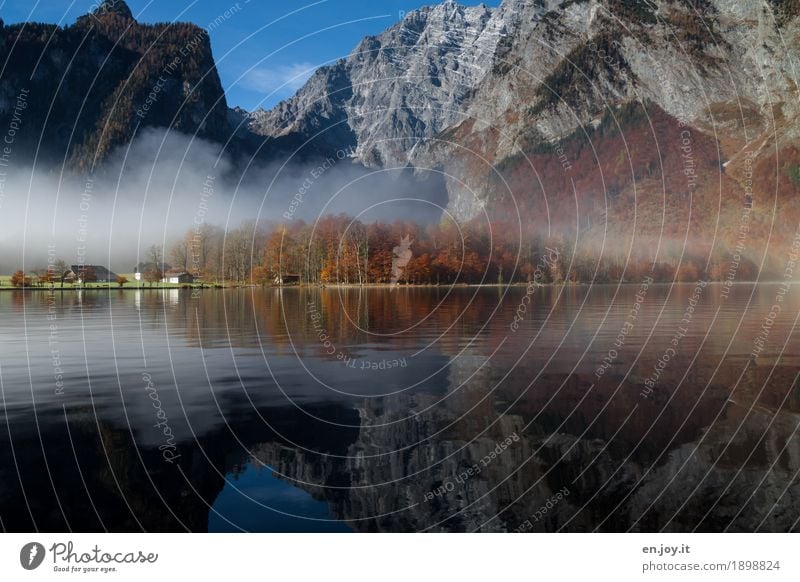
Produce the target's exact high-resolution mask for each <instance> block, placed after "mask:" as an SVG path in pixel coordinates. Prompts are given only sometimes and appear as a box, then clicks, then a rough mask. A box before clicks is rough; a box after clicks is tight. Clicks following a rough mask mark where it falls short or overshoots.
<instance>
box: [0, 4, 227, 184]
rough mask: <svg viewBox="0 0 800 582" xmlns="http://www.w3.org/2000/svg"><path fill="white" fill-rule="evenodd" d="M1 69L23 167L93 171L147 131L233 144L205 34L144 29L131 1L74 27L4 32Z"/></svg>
mask: <svg viewBox="0 0 800 582" xmlns="http://www.w3.org/2000/svg"><path fill="white" fill-rule="evenodd" d="M0 60H2V62H3V63H4V68H3V70H2V74H0V126H2V127H9V125H10V124H11V123H12V121H13V120H14V118H15V112H16V114H17V115H16V117H18V118H19V120H18V123H17V125H18V126H20V128H21V129H20V131H19V132H18V135H17V136H16V137H15V143H14V155H15V156H18V157H19V158H23V159H24V158H28V159H33V157H34V155H35V156H37V162H39V163H44V162H45V161H49V162H52V163H55V164H61V163H65V164H66V166H67V167H68V168H69V169H73V170H77V171H89V170H90V169H92V168H94V167H95V166H96V165H98V164H100V163H102V161H104V160H105V159H106V158H107V156H108V155H109V153H110V152H111V151H112V150H113V149H114V148H115V147H117V146H121V145H125V144H128V143H130V141H131V140H132V139H133V137H134V136H135V135H136V133H137V132H138V131H140V130H141V129H143V128H145V127H172V128H173V129H175V130H177V131H180V132H183V133H188V134H197V135H198V136H199V137H204V138H208V139H212V140H223V139H225V138H226V137H227V134H226V132H227V130H228V107H227V103H226V101H225V93H224V91H223V89H222V85H221V83H220V80H219V75H218V74H217V70H216V65H215V62H214V58H213V56H212V53H211V45H210V42H209V38H208V34H207V33H206V31H205V30H203V29H201V28H199V27H197V26H195V25H193V24H180V23H179V24H174V23H173V24H156V25H143V24H139V23H138V22H136V20H135V19H134V18H133V15H132V13H131V10H130V8H129V7H128V6H127V4H126V3H125V2H124V1H123V0H106V1H105V2H103V3H102V4H101V5H100V6H99V7H98V8H97V9H96V10H95V11H94V12H93V13H91V14H87V15H85V16H82V17H80V18H78V20H77V21H76V22H75V23H74V24H73V25H70V26H66V27H59V26H56V25H51V24H39V23H24V24H16V25H13V26H4V25H2V24H0ZM20 95H22V96H23V98H24V101H25V106H24V108H23V110H22V111H21V112H20V107H18V97H19V96H20Z"/></svg>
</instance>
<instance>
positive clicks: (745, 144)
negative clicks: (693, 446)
mask: <svg viewBox="0 0 800 582" xmlns="http://www.w3.org/2000/svg"><path fill="white" fill-rule="evenodd" d="M798 14H800V4H798V2H796V1H795V0H788V1H780V0H772V1H769V2H765V1H761V0H744V1H732V0H653V1H648V2H640V1H635V0H535V1H531V0H504V1H503V3H502V4H501V5H500V6H499V7H498V8H496V9H489V8H484V7H479V8H462V7H458V6H457V5H455V4H453V3H452V2H445V3H444V4H441V5H438V6H436V7H434V8H430V9H423V10H421V11H419V12H415V13H412V14H409V15H408V16H407V17H406V19H405V20H404V21H403V22H401V23H399V24H398V25H397V26H395V27H392V28H391V29H389V30H387V31H386V32H385V33H384V34H382V35H379V36H378V37H375V38H368V39H366V40H365V41H363V42H362V43H361V44H360V45H359V47H358V48H357V49H356V50H355V51H354V52H353V53H352V54H351V55H350V56H349V57H348V58H347V59H345V60H343V61H340V62H338V63H336V64H335V65H333V66H331V67H324V68H322V69H320V70H319V71H317V74H316V75H315V76H314V77H313V78H312V79H311V80H310V81H309V82H308V84H307V85H306V86H305V87H304V88H303V89H301V90H300V92H299V93H298V94H297V95H296V96H295V97H294V98H292V99H290V100H288V101H286V102H284V103H282V104H281V105H279V106H278V107H276V108H275V109H274V110H273V111H271V112H268V113H265V112H258V113H256V114H252V115H251V117H250V127H251V129H253V130H254V131H255V132H257V133H260V134H262V135H267V136H282V137H284V138H286V137H289V136H294V137H295V138H298V141H300V140H308V141H309V146H307V147H310V148H315V149H316V150H317V151H321V152H325V151H326V150H327V151H331V150H332V149H334V148H338V147H342V146H348V145H354V146H356V148H357V149H356V151H357V153H358V157H359V158H360V160H361V161H363V162H364V163H366V164H367V165H374V166H384V165H405V164H410V165H412V166H414V167H417V168H430V167H434V168H438V169H440V170H442V171H443V173H444V175H445V176H447V189H448V195H449V208H448V210H449V211H450V212H452V213H453V214H454V215H455V216H456V217H457V218H459V219H461V220H470V219H473V218H480V217H481V216H484V213H486V214H485V216H487V217H488V218H490V219H494V220H511V221H517V220H519V218H517V217H518V216H519V217H521V220H522V221H523V222H524V223H525V224H526V226H527V227H528V229H529V230H530V229H536V230H539V231H540V232H541V231H542V230H545V231H547V232H548V234H549V235H556V234H558V235H560V236H562V237H564V238H566V239H574V241H573V242H572V243H570V245H574V246H576V247H577V246H580V244H581V242H582V241H583V243H584V245H585V246H587V247H588V248H590V249H598V248H601V247H602V245H603V243H608V246H609V247H612V248H614V249H615V252H617V253H618V254H619V255H620V257H619V258H621V259H624V258H625V257H626V256H635V255H636V254H642V255H643V254H647V252H651V254H650V255H649V256H648V257H647V258H648V259H652V260H657V257H655V256H654V255H653V253H655V254H656V255H657V254H658V253H659V252H663V251H665V249H667V247H668V246H670V245H672V246H673V247H674V248H675V249H677V251H676V253H673V254H674V256H673V258H674V259H675V260H678V257H677V255H680V254H681V252H682V251H681V249H686V248H688V247H690V248H691V253H694V254H695V255H696V256H695V257H693V259H696V260H697V261H698V262H699V263H701V267H703V268H706V269H711V268H712V267H713V266H714V263H715V262H716V263H719V261H720V260H721V258H720V253H723V254H724V253H725V252H727V250H728V249H730V248H732V247H733V246H734V245H735V243H736V237H737V236H738V235H739V234H740V231H741V230H742V229H746V230H747V231H748V232H747V237H748V239H749V243H748V244H747V248H746V249H745V254H746V256H747V257H748V260H750V261H752V262H753V263H755V264H756V265H759V264H761V262H762V261H766V263H767V264H768V263H769V262H770V261H773V262H774V263H775V264H774V265H773V266H774V267H775V268H776V269H779V268H780V261H781V260H782V259H780V258H779V257H777V258H776V257H775V256H773V255H774V254H775V251H776V249H777V250H779V249H781V248H785V245H786V244H789V242H790V240H791V238H792V237H793V236H794V234H795V228H794V227H793V226H792V222H791V220H781V221H777V222H776V221H775V217H776V216H777V217H781V218H789V217H800V199H799V198H798V196H797V194H798V188H800V166H799V165H798V158H799V156H800V154H799V153H798V152H800V118H799V117H798V115H800V93H798V77H799V76H800V60H799V59H798V51H797V47H798V46H800V18H798ZM421 175H422V173H421ZM755 178H758V179H757V180H756V179H755ZM751 203H752V205H751ZM743 216H744V218H743ZM743 222H746V223H747V224H746V226H742V223H743ZM619 227H621V228H619ZM740 227H741V228H740ZM610 234H613V235H614V238H613V240H612V239H610V238H609V236H610ZM584 235H585V236H584ZM634 239H637V241H638V242H637V243H636V244H635V245H634V244H633V240H634ZM768 241H769V244H771V245H772V246H771V247H770V248H769V249H768V248H767V247H766V246H765V245H766V244H767V242H768ZM640 243H646V244H640ZM651 243H652V244H651ZM688 243H691V244H688ZM565 244H566V243H565ZM687 245H688V246H687ZM781 252H782V251H781ZM715 253H716V255H715V256H716V258H714V257H713V256H712V255H714V254H715ZM778 254H780V253H778Z"/></svg>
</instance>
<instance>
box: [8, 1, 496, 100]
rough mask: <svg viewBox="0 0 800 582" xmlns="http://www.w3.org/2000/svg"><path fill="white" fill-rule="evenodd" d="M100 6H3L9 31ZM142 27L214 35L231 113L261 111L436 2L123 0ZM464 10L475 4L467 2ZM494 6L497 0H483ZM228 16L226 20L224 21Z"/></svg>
mask: <svg viewBox="0 0 800 582" xmlns="http://www.w3.org/2000/svg"><path fill="white" fill-rule="evenodd" d="M98 2H99V0H0V17H2V18H3V20H5V22H6V23H8V24H11V23H15V22H23V21H26V20H31V21H38V22H53V23H59V24H61V25H67V24H71V23H73V22H74V21H75V19H76V18H77V17H78V16H80V15H81V14H85V13H86V12H88V11H89V9H90V8H91V7H92V6H96V5H97V3H98ZM127 3H128V6H130V8H131V11H132V12H133V13H134V15H135V16H136V18H137V20H139V21H140V22H165V21H176V20H177V21H189V22H194V23H195V24H198V25H199V26H202V27H208V26H209V25H211V24H212V23H213V22H214V21H215V20H216V19H218V18H219V17H222V18H219V20H218V22H219V24H218V26H215V27H213V30H212V31H211V42H212V47H213V49H214V56H215V58H216V59H217V65H218V68H219V72H220V76H221V78H222V84H223V86H224V87H225V90H226V92H227V95H228V103H229V105H231V106H235V105H240V106H242V107H244V108H246V109H249V110H252V109H255V108H256V107H258V106H262V107H264V108H265V109H268V108H269V107H271V106H273V105H274V104H276V103H277V102H278V101H280V100H281V99H284V98H286V97H288V96H290V95H292V94H293V93H294V92H295V91H296V90H297V89H298V88H299V87H300V86H301V85H302V83H303V81H305V79H306V78H307V77H308V76H309V75H310V73H311V71H313V69H314V68H316V67H317V66H320V65H323V64H326V63H327V62H329V61H331V60H336V59H338V58H341V57H343V56H346V55H347V54H348V53H349V52H350V51H351V50H352V49H353V47H355V45H356V44H357V43H358V41H359V40H360V39H361V38H362V37H364V36H367V35H370V34H377V33H379V32H381V31H382V30H384V29H385V28H388V27H389V26H391V25H392V24H394V23H395V22H397V21H398V20H400V16H401V14H402V13H403V12H408V11H411V10H414V9H415V8H418V7H420V6H424V5H428V4H435V3H436V2H435V1H434V0H428V1H425V0H283V1H277V0H238V4H237V2H236V0H127ZM461 3H462V4H467V5H477V4H481V2H480V1H475V0H465V1H462V2H461ZM483 3H484V4H487V5H489V6H496V5H497V4H499V0H484V2H483ZM226 11H230V12H229V16H228V18H225V16H224V15H225V13H226Z"/></svg>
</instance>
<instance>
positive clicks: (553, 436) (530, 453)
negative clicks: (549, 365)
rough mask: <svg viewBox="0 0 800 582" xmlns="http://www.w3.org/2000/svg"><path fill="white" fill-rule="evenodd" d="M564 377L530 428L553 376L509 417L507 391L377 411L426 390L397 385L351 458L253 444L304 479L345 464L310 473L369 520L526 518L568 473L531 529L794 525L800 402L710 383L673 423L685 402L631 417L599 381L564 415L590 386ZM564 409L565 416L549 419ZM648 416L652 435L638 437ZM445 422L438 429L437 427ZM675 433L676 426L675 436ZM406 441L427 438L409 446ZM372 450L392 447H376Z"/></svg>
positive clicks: (507, 521)
mask: <svg viewBox="0 0 800 582" xmlns="http://www.w3.org/2000/svg"><path fill="white" fill-rule="evenodd" d="M564 380H567V381H566V382H564V388H563V389H562V391H563V396H564V399H563V402H560V403H559V406H558V407H556V408H554V409H552V410H550V411H549V412H548V413H547V414H544V415H540V417H539V420H537V421H536V422H535V423H534V424H533V425H532V426H531V427H530V428H529V429H528V430H527V431H525V432H521V428H522V426H523V425H525V424H526V423H527V422H528V421H529V420H530V419H531V418H532V417H533V415H534V414H535V412H534V411H536V410H541V409H540V406H541V405H542V404H543V402H544V400H545V399H546V397H547V396H549V394H547V391H546V390H540V392H541V394H540V395H539V396H536V397H532V398H528V399H525V401H524V402H523V403H522V404H521V405H520V406H518V407H514V409H513V413H512V414H509V415H506V416H504V417H502V419H498V416H497V414H496V409H497V408H500V407H502V404H498V402H497V401H493V402H492V403H490V404H485V403H484V404H478V400H479V399H480V396H479V393H477V392H476V391H467V392H466V393H464V394H461V395H459V396H458V397H457V398H455V399H453V400H450V401H449V404H448V405H447V407H446V410H447V412H448V413H443V412H442V407H441V406H439V407H437V408H436V409H435V410H436V412H435V413H432V414H430V415H428V414H421V415H419V416H413V417H412V418H410V419H407V420H402V421H400V422H398V423H397V424H392V425H388V426H379V425H382V424H384V423H387V422H390V421H393V420H398V419H402V418H405V417H406V416H407V415H408V411H415V410H418V409H421V408H424V407H425V405H426V404H427V403H428V401H429V400H430V398H427V397H421V396H418V397H415V398H409V397H405V396H402V397H398V398H395V399H393V400H392V404H391V405H390V404H389V403H388V402H382V403H380V404H378V403H375V402H372V403H370V404H368V405H366V406H365V407H364V408H362V409H361V410H360V414H361V417H362V421H363V428H362V431H361V433H360V435H359V438H358V440H357V441H356V442H355V443H353V444H352V445H350V446H349V448H348V457H349V458H347V459H320V458H319V457H318V456H316V455H310V454H308V453H305V452H303V451H298V450H297V449H296V448H294V447H287V446H283V445H280V444H277V443H263V444H261V445H258V446H256V447H254V450H255V456H256V457H257V458H258V459H259V460H260V461H262V462H263V463H265V464H267V465H269V466H272V467H275V468H277V469H278V470H279V472H280V473H283V474H285V475H287V476H288V477H289V478H291V479H294V480H298V481H302V482H311V483H318V484H319V483H328V478H329V476H333V475H339V476H342V475H347V476H349V478H350V480H349V488H348V489H346V490H330V489H326V488H324V487H317V486H304V487H305V488H306V489H307V490H308V491H309V492H311V493H312V495H314V496H315V497H317V498H319V499H325V500H327V501H329V502H330V503H331V504H332V507H333V511H334V513H335V515H336V516H337V517H338V518H340V519H346V520H350V521H351V524H352V525H353V526H354V527H356V528H357V529H360V530H365V531H417V530H420V529H429V528H430V529H432V530H434V531H438V530H457V531H472V530H475V529H480V530H482V531H507V530H513V529H515V528H518V527H519V526H520V525H521V524H522V523H523V522H525V520H528V519H530V520H531V521H532V522H533V516H534V515H535V514H536V512H537V511H539V510H540V508H541V507H542V506H544V505H545V504H546V503H547V501H548V499H550V498H551V497H552V496H554V495H556V494H557V492H559V491H562V490H563V488H565V487H566V488H567V490H568V491H569V495H568V496H566V497H564V499H563V500H561V501H559V503H558V505H557V506H556V507H554V508H553V509H552V510H550V511H548V512H547V515H546V517H544V518H542V519H541V520H540V521H538V522H533V525H532V528H531V531H556V530H559V529H561V528H563V529H564V530H566V531H591V530H593V529H594V528H595V527H599V529H601V530H608V531H625V530H627V529H628V528H633V529H635V530H642V531H658V530H660V529H662V528H664V529H666V530H667V531H687V530H692V529H694V528H695V527H697V529H698V530H699V531H719V530H723V529H725V528H726V527H728V525H729V524H730V529H731V530H733V531H753V530H755V529H756V528H757V527H759V524H760V522H761V520H762V519H764V523H763V525H761V529H762V530H766V531H788V530H790V529H791V527H792V524H793V523H794V521H795V520H796V519H797V518H798V516H799V515H800V507H798V504H797V501H798V500H800V484H798V483H796V482H795V481H794V477H795V476H796V473H797V471H798V469H800V456H799V455H800V446H799V445H798V442H797V439H794V438H790V437H792V432H793V430H794V428H795V427H796V426H797V425H798V422H800V415H798V414H797V412H796V407H795V408H794V411H790V410H784V411H782V412H779V413H778V414H777V416H775V413H776V409H775V408H769V407H766V406H764V405H759V406H757V407H756V409H755V410H754V411H753V412H752V413H751V414H749V415H748V414H747V409H748V408H749V404H748V403H747V402H746V400H745V399H744V398H742V399H741V400H739V401H737V402H736V403H734V402H728V401H727V400H726V399H725V396H724V394H723V392H724V391H723V390H722V389H720V388H715V389H714V390H712V391H711V392H712V395H711V396H709V397H708V398H705V399H703V400H701V401H700V402H699V403H698V406H697V410H698V411H699V412H698V418H697V420H696V421H694V422H691V423H689V425H688V426H686V427H684V429H682V430H678V426H679V424H680V423H681V422H682V419H683V418H685V414H684V412H686V410H684V409H686V408H688V407H689V406H690V403H689V402H683V401H681V402H678V403H677V404H676V405H675V406H674V407H672V408H669V409H667V414H665V415H664V416H663V417H662V419H663V420H662V421H660V422H658V423H656V424H654V425H653V424H652V420H653V418H654V417H655V416H656V415H657V414H656V411H655V410H654V409H648V408H647V407H641V408H639V409H637V410H636V411H635V412H634V413H633V414H632V415H631V416H630V418H629V419H628V422H627V423H624V421H625V418H626V417H627V416H628V414H629V411H630V409H625V408H624V407H622V410H621V411H618V410H617V409H616V408H618V407H615V409H614V410H611V409H607V411H608V413H606V414H601V415H599V416H598V415H597V414H596V413H597V411H598V409H599V408H600V407H601V405H602V403H603V401H604V399H605V398H606V397H607V396H608V391H607V390H604V389H602V388H601V389H599V390H597V391H596V394H595V396H594V397H588V398H586V399H585V400H584V405H583V406H581V407H578V408H577V409H576V411H575V412H573V417H574V418H573V419H572V421H571V422H566V423H564V422H563V420H564V418H565V416H566V414H569V411H571V408H570V406H571V404H572V403H574V402H576V401H577V400H579V399H580V398H581V397H582V396H583V395H584V394H585V391H586V389H587V388H588V386H589V383H588V382H586V381H585V380H582V379H580V378H577V377H570V378H547V383H549V384H550V386H552V387H555V386H559V385H561V384H562V382H563V381H564ZM474 405H477V409H476V410H474V411H473V413H472V414H471V415H470V416H468V417H464V418H461V417H460V414H461V413H463V411H465V410H466V409H467V408H471V407H472V406H474ZM568 409H569V411H567V410H568ZM720 410H721V416H720V418H719V419H718V420H717V422H716V423H715V424H714V425H713V428H711V429H710V430H705V429H704V428H703V426H704V425H703V419H711V418H713V417H714V416H715V415H716V414H717V412H719V411H720ZM565 411H567V412H566V414H565V413H564V412H565ZM773 417H774V421H773ZM592 418H596V420H595V422H594V423H593V424H592V425H591V428H590V430H588V431H586V434H584V435H583V438H578V437H579V435H581V434H582V433H583V432H584V430H586V427H587V425H588V424H589V423H588V422H587V419H592ZM493 421H496V422H495V423H494V424H493V425H492V426H491V427H490V428H488V429H487V427H488V426H489V424H490V423H492V422H493ZM771 421H772V426H771V428H770V430H767V428H768V425H769V424H770V422H771ZM742 422H743V424H742V428H741V429H740V430H739V431H738V433H737V434H736V436H735V437H734V436H733V434H734V432H735V431H736V428H737V427H738V426H739V424H740V423H742ZM451 423H454V424H452V425H451ZM556 423H559V424H562V423H563V425H562V428H561V430H560V431H557V432H553V430H554V428H556V426H555V425H556ZM651 427H652V430H651V431H649V433H648V434H649V435H650V436H648V437H647V438H646V439H645V440H644V441H641V439H642V437H643V435H644V434H645V433H647V432H648V429H650V428H651ZM484 430H486V432H485V433H484V434H483V436H482V437H480V438H478V439H474V440H473V437H474V435H476V434H479V433H480V432H481V431H484ZM438 431H443V432H442V433H441V434H440V435H439V436H438V437H434V438H431V437H432V435H434V434H435V433H437V432H438ZM515 432H517V433H519V434H521V435H524V437H523V440H522V442H521V443H519V444H515V445H512V446H511V447H510V448H508V449H507V450H505V451H504V452H503V453H502V454H500V455H498V456H497V457H496V458H494V459H493V460H492V461H491V462H490V463H489V464H488V465H487V466H486V467H485V468H483V469H482V471H481V472H480V473H479V474H477V475H475V476H471V477H469V478H466V479H463V478H462V479H457V476H459V475H463V474H464V471H465V470H466V469H467V468H469V467H471V466H473V465H474V464H475V463H480V459H482V458H484V457H485V455H486V454H487V452H489V451H491V450H492V448H493V447H495V445H496V443H498V442H501V441H503V439H505V438H506V437H507V436H508V435H510V434H513V433H515ZM614 435H615V436H614ZM673 435H678V436H677V438H676V439H675V440H674V441H673V442H672V443H671V444H670V445H669V446H668V447H667V441H669V440H671V436H673ZM762 435H766V436H765V437H764V438H763V439H762V438H761V437H762ZM612 436H614V440H613V441H612V442H611V443H610V444H609V439H610V438H611V437H612ZM731 439H732V440H731ZM640 441H641V442H642V445H641V446H640V447H639V448H638V449H637V448H636V445H637V444H638V443H640ZM729 442H730V445H729V446H728V447H727V448H726V444H728V443H729ZM411 443H419V444H417V445H415V446H412V447H410V448H409V444H411ZM784 447H785V448H784ZM387 451H394V452H391V453H389V454H385V453H386V452H387ZM631 451H635V452H634V453H631ZM662 452H664V454H663V455H661V453H662ZM751 452H752V455H751ZM375 455H383V456H381V457H377V458H374V459H370V457H373V456H375ZM629 455H630V456H629ZM651 465H652V467H653V468H652V470H649V471H648V468H649V467H650V466H651ZM712 467H713V470H711V469H712ZM645 473H646V474H645ZM707 474H708V475H707ZM706 475H707V477H706ZM704 477H705V479H704ZM448 481H450V482H455V487H454V489H453V490H452V491H449V492H446V493H444V494H443V495H437V496H435V498H434V499H432V500H430V501H426V493H428V492H430V491H434V490H437V489H438V488H440V487H442V485H443V484H446V483H447V482H448ZM462 481H463V482H462ZM695 488H697V490H696V491H695ZM784 490H785V493H784ZM751 495H752V497H751ZM428 497H430V495H428ZM776 502H779V503H778V504H777V506H775V507H773V504H775V503H776ZM740 510H741V511H740ZM706 514H708V515H706ZM376 516H382V517H376Z"/></svg>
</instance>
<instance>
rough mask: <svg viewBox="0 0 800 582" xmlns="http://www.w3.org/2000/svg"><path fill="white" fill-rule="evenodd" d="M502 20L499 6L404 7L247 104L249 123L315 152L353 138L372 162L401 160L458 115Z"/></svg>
mask: <svg viewBox="0 0 800 582" xmlns="http://www.w3.org/2000/svg"><path fill="white" fill-rule="evenodd" d="M504 27H505V23H504V21H503V19H502V18H499V14H498V13H497V12H496V11H493V10H491V9H489V8H487V7H486V6H483V5H481V6H476V7H464V6H460V5H458V4H456V3H455V2H453V1H452V0H448V1H447V2H444V3H442V4H439V5H436V6H432V7H426V8H422V9H420V10H417V11H414V12H410V13H409V14H407V15H406V16H405V18H404V19H403V20H402V21H401V22H399V23H398V24H396V25H395V26H392V27H391V28H389V29H388V30H387V31H385V32H384V33H382V34H379V35H377V36H370V37H367V38H365V39H364V40H362V41H361V42H360V43H359V44H358V46H357V47H356V48H355V49H354V50H353V52H352V53H351V54H350V55H349V56H348V57H347V58H345V59H342V60H339V61H337V62H335V63H333V64H332V65H330V66H325V67H321V68H320V69H318V70H317V71H316V72H315V73H314V75H313V76H312V77H311V79H310V80H309V81H308V82H307V83H306V85H305V86H304V87H303V88H302V89H300V91H298V93H297V94H296V95H295V96H294V97H292V98H291V99H288V100H286V101H284V102H282V103H280V104H279V105H278V106H277V107H275V108H274V109H272V110H270V111H263V110H259V111H256V112H254V113H252V114H251V115H250V121H249V127H250V129H251V130H252V131H253V132H255V133H257V134H259V135H262V136H267V137H283V136H289V135H301V136H302V137H303V138H305V140H310V144H309V147H311V148H314V149H316V150H318V151H325V150H334V151H335V150H337V149H340V148H349V147H355V148H356V154H357V156H358V158H359V159H360V160H361V161H362V162H364V163H365V164H367V165H369V166H395V165H401V166H402V165H404V164H405V162H406V160H407V155H406V154H407V152H408V150H410V149H412V148H413V147H414V144H416V143H417V142H418V141H419V139H421V138H430V137H433V136H435V135H437V134H439V133H440V132H442V131H444V130H445V129H446V128H447V127H449V126H451V125H452V124H454V123H457V122H459V121H461V120H462V119H463V113H464V110H465V106H466V103H467V101H468V100H469V98H470V96H471V94H472V92H473V91H474V90H475V89H476V88H477V86H478V84H479V83H480V81H481V80H482V79H483V78H484V76H485V74H486V71H488V70H489V69H490V68H491V66H492V60H493V55H494V53H495V50H496V48H497V46H498V45H499V44H500V43H501V41H502V40H503V38H504V36H505V28H504Z"/></svg>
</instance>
